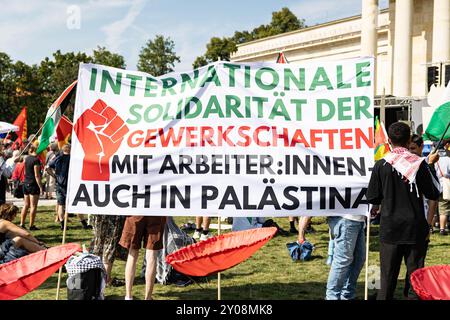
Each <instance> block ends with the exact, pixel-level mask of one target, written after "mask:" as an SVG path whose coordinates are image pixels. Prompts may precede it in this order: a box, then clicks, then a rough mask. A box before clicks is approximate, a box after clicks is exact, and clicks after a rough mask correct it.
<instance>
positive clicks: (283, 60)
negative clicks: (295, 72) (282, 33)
mask: <svg viewBox="0 0 450 320" xmlns="http://www.w3.org/2000/svg"><path fill="white" fill-rule="evenodd" d="M277 63H289V61H287V59H286V56H285V55H284V53H283V52H280V53H279V54H278V58H277Z"/></svg>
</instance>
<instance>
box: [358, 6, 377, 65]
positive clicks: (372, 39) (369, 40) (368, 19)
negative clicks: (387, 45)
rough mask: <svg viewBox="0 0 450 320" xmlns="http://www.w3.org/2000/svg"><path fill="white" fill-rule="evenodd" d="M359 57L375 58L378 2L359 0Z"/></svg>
mask: <svg viewBox="0 0 450 320" xmlns="http://www.w3.org/2000/svg"><path fill="white" fill-rule="evenodd" d="M361 2H362V14H361V56H363V57H365V56H374V57H375V58H376V56H377V48H378V44H377V35H378V34H377V27H378V0H361Z"/></svg>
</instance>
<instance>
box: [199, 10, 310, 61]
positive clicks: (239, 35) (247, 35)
mask: <svg viewBox="0 0 450 320" xmlns="http://www.w3.org/2000/svg"><path fill="white" fill-rule="evenodd" d="M305 27H306V25H305V20H303V19H302V20H299V19H298V18H297V17H296V16H295V14H293V13H292V12H291V11H290V10H289V9H288V8H286V7H285V8H282V9H281V10H280V11H276V12H272V20H271V22H270V24H262V25H260V26H258V27H256V28H254V29H253V30H251V31H245V30H244V31H236V32H235V33H234V35H233V36H232V37H229V38H227V37H224V38H222V39H221V38H217V37H213V38H211V40H210V41H209V43H208V44H207V45H206V53H205V54H204V55H203V56H199V57H197V59H195V61H194V63H193V65H192V66H193V67H194V69H195V68H198V67H200V66H204V65H206V64H208V63H211V62H214V61H217V59H218V58H219V57H220V58H221V59H222V60H227V61H228V60H230V55H231V53H233V52H235V51H236V50H237V44H241V43H245V42H248V41H253V40H257V39H261V38H265V37H270V36H273V35H277V34H280V33H284V32H289V31H293V30H298V29H302V28H305Z"/></svg>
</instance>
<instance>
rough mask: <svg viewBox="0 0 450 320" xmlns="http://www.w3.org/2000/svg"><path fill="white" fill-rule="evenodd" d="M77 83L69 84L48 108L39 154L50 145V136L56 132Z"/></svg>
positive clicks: (40, 138) (40, 139)
mask: <svg viewBox="0 0 450 320" xmlns="http://www.w3.org/2000/svg"><path fill="white" fill-rule="evenodd" d="M76 84H77V82H76V81H74V82H73V83H72V84H71V85H70V86H68V87H67V88H66V89H65V90H64V92H63V93H62V94H61V95H60V96H59V97H58V99H56V101H55V102H53V104H52V105H51V106H50V108H49V109H48V111H47V115H46V117H45V122H44V126H43V127H42V134H41V136H40V137H39V147H38V149H37V151H36V153H37V154H39V153H41V152H42V151H44V150H45V149H47V147H48V145H49V144H50V138H51V137H52V136H53V135H54V134H55V131H56V128H57V127H58V124H59V120H60V119H61V116H62V115H63V114H64V111H65V110H66V108H67V105H68V104H69V101H70V98H71V97H72V95H73V93H74V92H75V88H76Z"/></svg>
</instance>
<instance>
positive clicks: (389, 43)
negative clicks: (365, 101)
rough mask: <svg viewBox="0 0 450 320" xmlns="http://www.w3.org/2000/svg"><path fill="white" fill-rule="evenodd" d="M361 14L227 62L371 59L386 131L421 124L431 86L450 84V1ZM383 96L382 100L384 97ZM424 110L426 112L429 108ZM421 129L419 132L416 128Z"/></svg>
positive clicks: (250, 49)
mask: <svg viewBox="0 0 450 320" xmlns="http://www.w3.org/2000/svg"><path fill="white" fill-rule="evenodd" d="M361 1H362V14H361V15H358V16H353V17H348V18H344V19H340V20H336V21H331V22H326V23H322V24H319V25H315V26H311V27H308V28H305V29H301V30H298V31H293V32H289V33H284V34H281V35H277V36H273V37H268V38H264V39H260V40H256V41H252V42H248V43H244V44H241V45H239V46H238V50H237V51H236V52H235V53H234V54H233V55H232V56H231V60H232V61H236V62H251V61H270V62H274V61H276V58H277V56H278V53H279V52H284V54H285V56H286V58H287V59H288V61H289V63H299V62H302V63H304V62H308V61H315V60H324V59H325V60H340V59H345V58H354V57H358V56H368V55H372V56H375V57H376V75H375V77H376V81H375V94H376V99H375V105H376V106H377V109H376V113H377V114H378V113H380V109H379V108H378V106H380V105H382V106H385V108H384V107H382V108H381V118H382V119H385V122H386V125H389V124H390V123H392V122H394V121H396V120H406V121H412V123H411V124H412V126H413V127H414V129H417V128H418V126H419V124H421V123H422V107H428V104H427V95H428V92H429V88H430V86H431V85H433V84H434V85H436V86H439V85H444V83H447V82H448V81H450V0H390V2H389V7H388V8H386V9H383V10H379V7H378V0H361ZM383 93H384V95H383ZM428 109H429V108H428ZM419 129H420V128H419Z"/></svg>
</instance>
